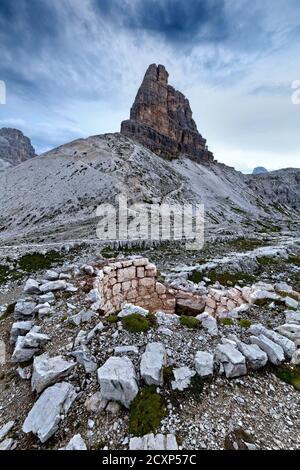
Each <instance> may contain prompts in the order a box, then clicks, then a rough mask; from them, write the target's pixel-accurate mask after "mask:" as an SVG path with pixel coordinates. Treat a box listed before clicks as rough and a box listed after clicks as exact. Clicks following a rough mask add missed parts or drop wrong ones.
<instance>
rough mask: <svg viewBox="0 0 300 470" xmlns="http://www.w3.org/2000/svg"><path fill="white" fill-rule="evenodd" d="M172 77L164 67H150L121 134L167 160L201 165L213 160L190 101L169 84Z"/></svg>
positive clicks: (152, 65)
mask: <svg viewBox="0 0 300 470" xmlns="http://www.w3.org/2000/svg"><path fill="white" fill-rule="evenodd" d="M168 78H169V74H168V72H167V70H166V69H165V67H164V66H163V65H158V66H157V65H156V64H151V65H150V66H149V67H148V69H147V71H146V74H145V76H144V79H143V82H142V84H141V86H140V88H139V90H138V92H137V95H136V98H135V101H134V103H133V106H132V108H131V110H130V119H129V120H127V121H123V122H122V124H121V133H122V134H124V135H126V136H127V137H130V138H131V139H134V140H136V141H138V142H139V143H141V144H142V145H143V146H144V147H147V148H148V149H150V150H151V151H152V152H154V153H156V154H157V155H160V156H162V157H165V158H167V159H173V158H177V157H179V156H180V155H185V156H187V157H189V158H191V159H193V160H196V161H198V162H200V163H203V162H210V161H213V160H214V157H213V154H212V153H211V152H210V151H209V150H208V148H207V145H206V140H205V139H204V138H203V137H202V135H201V134H200V133H199V132H198V129H197V126H196V123H195V121H194V119H193V115H192V110H191V107H190V103H189V100H188V99H187V98H186V97H185V96H184V95H183V94H182V93H181V92H180V91H177V90H175V89H174V88H173V87H172V86H170V85H169V84H168Z"/></svg>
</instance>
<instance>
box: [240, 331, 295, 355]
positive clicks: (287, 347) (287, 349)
mask: <svg viewBox="0 0 300 470" xmlns="http://www.w3.org/2000/svg"><path fill="white" fill-rule="evenodd" d="M248 332H249V333H250V334H254V335H256V336H259V335H264V336H266V337H267V338H269V339H270V340H271V341H273V342H274V343H276V344H279V346H281V347H282V349H283V351H284V354H285V356H286V357H287V359H291V357H292V355H293V354H294V352H295V351H296V346H295V344H294V343H293V341H291V340H290V339H288V338H286V337H285V336H282V335H280V334H278V333H276V332H275V331H273V330H269V329H268V328H266V327H265V326H263V325H261V324H260V323H255V324H254V325H251V326H250V328H249V329H248Z"/></svg>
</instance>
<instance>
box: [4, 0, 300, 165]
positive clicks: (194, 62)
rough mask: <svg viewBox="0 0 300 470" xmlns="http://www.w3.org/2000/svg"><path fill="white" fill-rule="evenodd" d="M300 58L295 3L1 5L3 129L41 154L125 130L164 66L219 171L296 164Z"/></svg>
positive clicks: (89, 0) (48, 1)
mask: <svg viewBox="0 0 300 470" xmlns="http://www.w3.org/2000/svg"><path fill="white" fill-rule="evenodd" d="M299 52H300V5H299V1H298V0H253V1H252V2H251V4H249V2H248V1H246V0H239V1H238V2H237V1H236V0H189V1H186V0H18V1H15V2H12V1H11V0H1V3H0V57H1V62H0V80H5V82H6V85H7V104H6V105H5V106H3V105H2V106H0V126H5V125H6V126H14V125H15V127H18V128H21V129H22V130H23V131H24V132H26V134H27V135H29V136H30V137H31V138H32V140H33V143H34V145H36V146H37V150H38V151H40V152H42V151H44V150H47V149H49V148H51V147H53V146H56V145H59V144H62V143H64V142H66V141H68V140H71V139H74V138H78V137H82V136H88V135H91V134H96V133H99V134H100V133H102V132H109V131H118V130H119V124H120V121H121V120H122V119H125V118H127V116H128V114H129V108H130V105H131V103H132V100H133V99H134V96H135V93H136V90H137V87H138V86H139V83H140V81H141V79H142V76H143V74H144V71H145V69H146V67H147V66H148V65H149V63H152V62H155V63H163V64H165V65H166V67H167V68H168V70H169V72H170V81H171V82H172V84H173V85H174V86H176V87H177V88H179V89H180V90H181V91H183V92H184V93H185V94H186V95H187V96H188V98H189V99H190V102H191V105H192V109H193V111H194V115H195V119H196V121H197V124H198V128H199V130H200V132H201V133H202V134H203V135H204V136H205V137H206V138H207V139H208V143H209V145H210V147H211V148H212V149H213V150H214V151H215V153H216V157H217V158H218V159H219V160H220V161H224V162H225V163H228V164H233V165H235V166H236V167H237V168H239V169H243V170H249V169H251V168H252V167H253V166H256V165H258V164H260V165H261V164H263V165H264V166H267V167H269V168H271V169H273V168H280V167H286V166H299V163H297V158H296V156H297V155H298V149H299V148H300V133H299V125H300V106H295V105H292V102H291V93H292V91H291V82H292V81H293V80H297V79H300V70H299V69H300V67H299V65H298V64H299V61H298V57H299Z"/></svg>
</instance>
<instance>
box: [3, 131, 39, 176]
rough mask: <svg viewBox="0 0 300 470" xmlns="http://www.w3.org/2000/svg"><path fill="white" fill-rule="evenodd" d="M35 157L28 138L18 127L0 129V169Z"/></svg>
mask: <svg viewBox="0 0 300 470" xmlns="http://www.w3.org/2000/svg"><path fill="white" fill-rule="evenodd" d="M34 157H36V153H35V150H34V148H33V147H32V145H31V142H30V139H29V138H28V137H26V136H25V135H24V134H23V133H22V132H21V131H19V130H18V129H10V128H5V127H4V128H2V129H0V171H1V169H3V170H4V169H6V168H9V167H10V166H15V165H18V164H19V163H22V162H25V161H26V160H28V159H30V158H34Z"/></svg>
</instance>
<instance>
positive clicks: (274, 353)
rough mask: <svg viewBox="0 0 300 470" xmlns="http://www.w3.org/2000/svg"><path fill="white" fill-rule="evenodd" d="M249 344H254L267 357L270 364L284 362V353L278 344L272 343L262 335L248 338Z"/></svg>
mask: <svg viewBox="0 0 300 470" xmlns="http://www.w3.org/2000/svg"><path fill="white" fill-rule="evenodd" d="M250 342H251V343H252V344H256V345H257V346H258V347H259V348H260V349H262V350H263V351H264V352H265V353H266V354H267V356H268V358H269V361H270V362H271V364H274V365H278V364H280V363H281V362H283V361H284V351H283V349H282V347H281V346H279V344H276V343H274V341H272V340H270V339H269V338H267V337H266V336H264V335H259V336H250Z"/></svg>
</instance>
